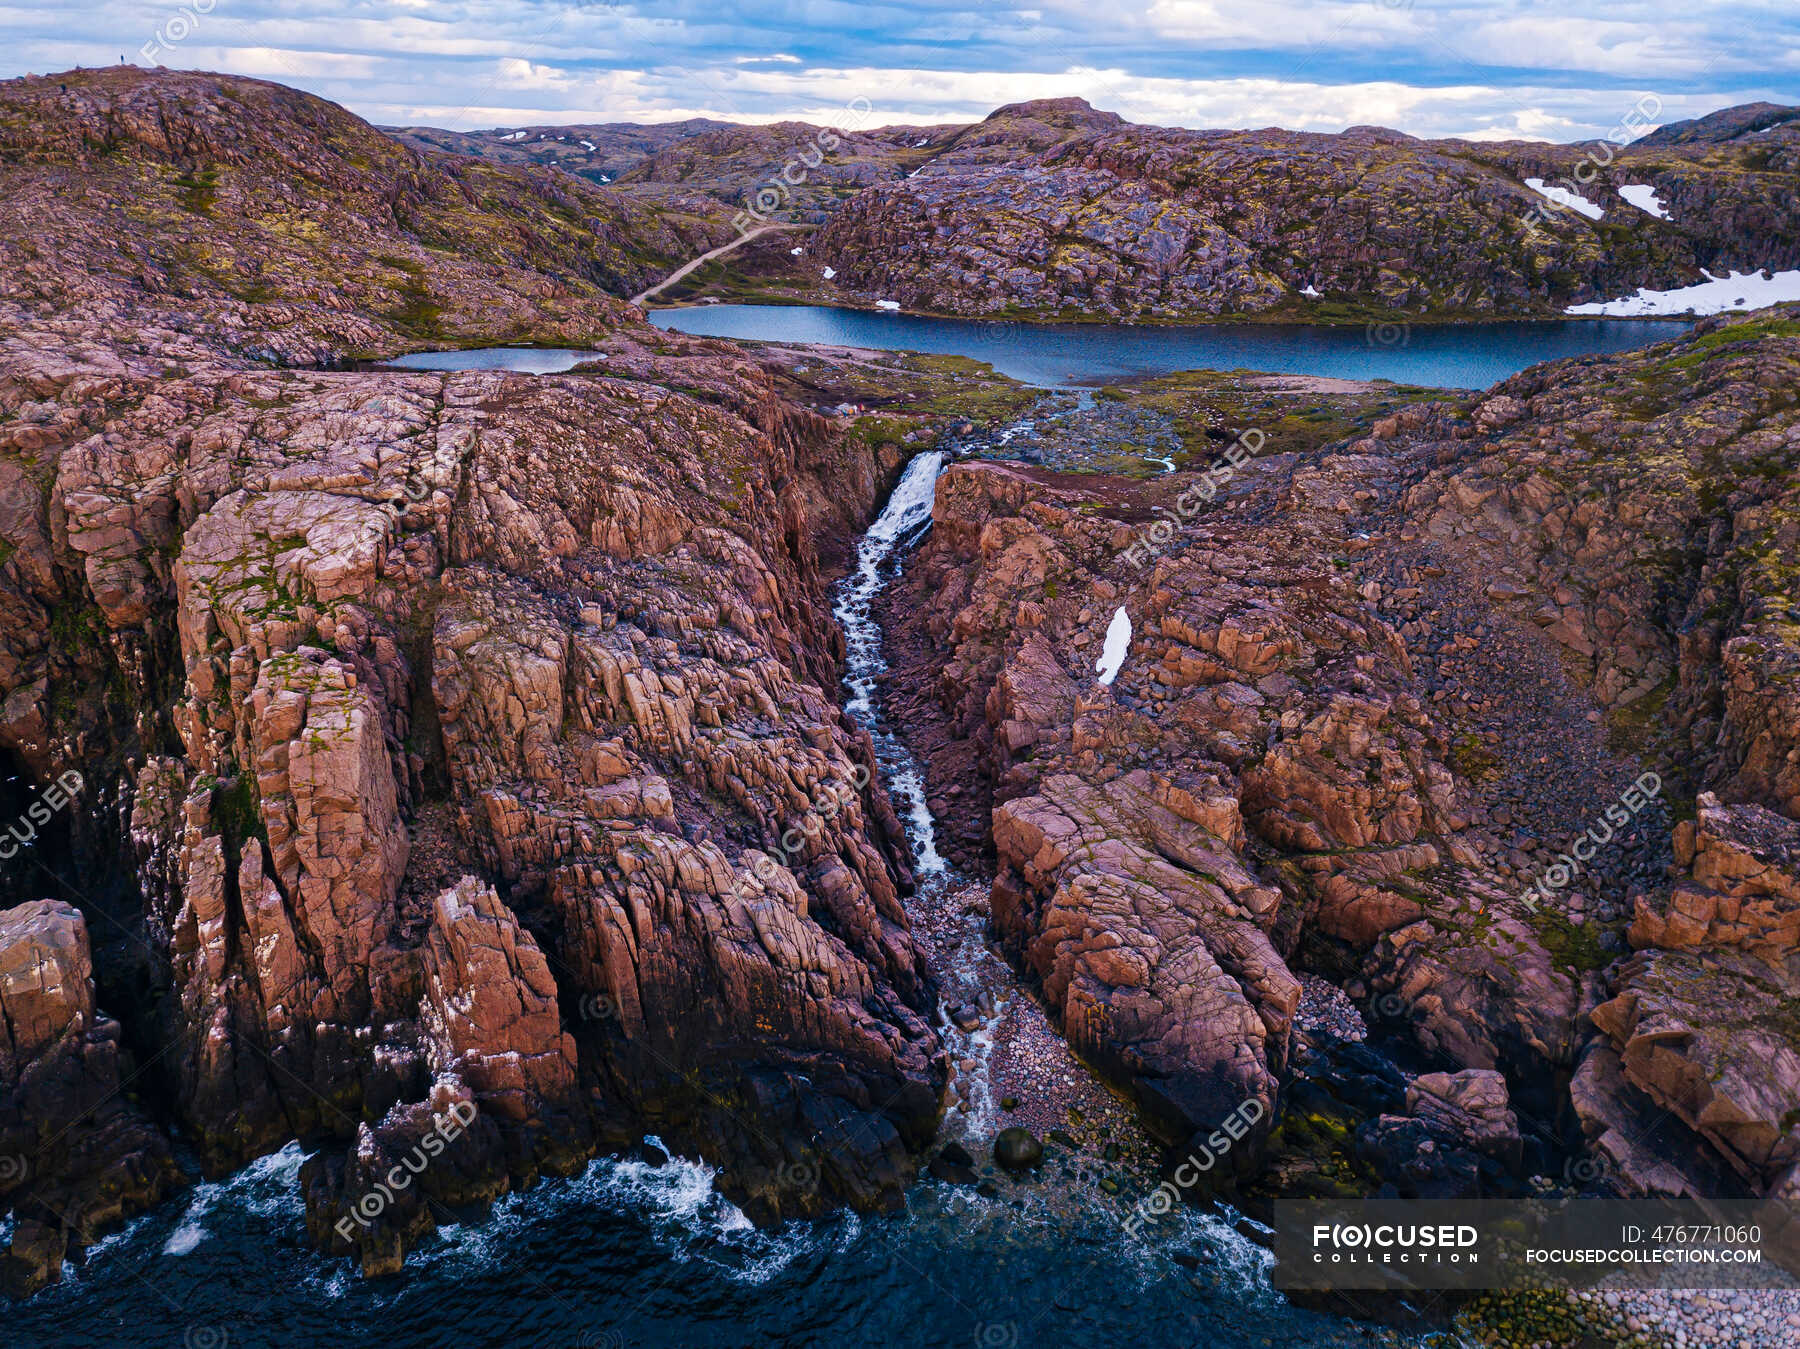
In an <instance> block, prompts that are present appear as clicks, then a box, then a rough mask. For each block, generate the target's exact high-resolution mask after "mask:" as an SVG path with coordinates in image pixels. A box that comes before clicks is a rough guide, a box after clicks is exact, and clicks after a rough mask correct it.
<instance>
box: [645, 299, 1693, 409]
mask: <svg viewBox="0 0 1800 1349" xmlns="http://www.w3.org/2000/svg"><path fill="white" fill-rule="evenodd" d="M650 321H651V322H652V323H654V324H656V325H657V326H658V327H659V328H668V329H672V330H674V331H676V332H683V333H691V334H693V335H695V336H698V337H726V338H744V339H756V340H760V341H765V342H819V343H826V344H832V345H839V346H852V347H874V348H878V349H881V350H888V351H923V352H931V353H934V354H938V355H948V356H968V357H971V358H973V359H974V360H978V361H986V362H988V363H989V364H990V365H992V366H993V367H994V369H995V370H997V371H999V372H1000V373H1001V374H1003V375H1009V376H1011V377H1012V378H1013V379H1016V380H1019V381H1020V382H1022V383H1025V384H1032V385H1038V386H1041V387H1045V388H1055V387H1059V386H1061V385H1065V384H1104V383H1106V382H1108V381H1110V380H1116V379H1124V378H1127V377H1129V376H1132V375H1164V374H1169V373H1171V372H1173V371H1176V370H1263V371H1269V372H1272V373H1277V374H1290V375H1327V376H1333V377H1336V378H1339V379H1388V380H1393V381H1394V382H1395V383H1397V384H1422V385H1429V386H1432V387H1436V388H1451V389H1482V388H1486V387H1487V386H1488V385H1490V384H1492V383H1494V382H1495V381H1497V380H1502V379H1505V378H1506V377H1507V376H1509V375H1514V374H1517V373H1518V372H1519V371H1521V370H1523V369H1524V368H1525V367H1526V366H1528V365H1535V364H1537V363H1538V362H1539V361H1549V360H1555V359H1557V358H1559V357H1563V356H1587V355H1592V354H1594V353H1597V352H1611V351H1627V350H1630V349H1632V348H1634V347H1643V346H1649V345H1650V344H1651V343H1653V342H1663V341H1667V340H1669V339H1670V338H1674V337H1678V336H1680V334H1681V333H1682V332H1684V331H1686V329H1687V327H1688V326H1689V325H1687V324H1683V323H1671V322H1667V321H1663V322H1658V321H1655V320H1645V319H1567V320H1556V319H1550V320H1543V321H1522V322H1505V323H1457V324H1433V325H1417V326H1410V327H1409V326H1408V325H1406V324H1393V323H1377V324H1369V325H1367V326H1363V325H1350V326H1332V325H1327V324H1303V323H1208V324H1196V325H1191V326H1181V327H1161V326H1147V325H1140V324H1121V323H1049V324H1036V323H1016V322H997V321H994V320H990V319H955V318H925V317H921V316H919V315H916V314H893V313H883V312H870V311H867V310H861V309H833V308H827V307H822V306H816V305H762V304H720V305H700V306H695V307H693V308H687V309H659V310H656V311H654V312H653V313H652V314H651V315H650Z"/></svg>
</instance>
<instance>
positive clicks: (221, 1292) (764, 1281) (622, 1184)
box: [0, 451, 1408, 1349]
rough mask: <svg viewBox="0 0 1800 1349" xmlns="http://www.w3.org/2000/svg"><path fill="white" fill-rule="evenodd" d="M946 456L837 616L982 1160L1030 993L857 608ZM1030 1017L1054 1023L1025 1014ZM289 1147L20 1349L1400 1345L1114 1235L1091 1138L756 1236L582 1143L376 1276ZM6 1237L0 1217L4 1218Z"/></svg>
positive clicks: (949, 1135)
mask: <svg viewBox="0 0 1800 1349" xmlns="http://www.w3.org/2000/svg"><path fill="white" fill-rule="evenodd" d="M945 459H946V456H945V455H944V454H943V453H941V452H937V451H933V452H929V453H926V454H922V455H920V456H918V457H917V458H915V459H914V460H913V461H912V462H911V464H910V465H909V466H908V467H907V469H906V471H905V473H904V474H903V475H902V477H901V479H900V482H899V484H898V486H897V487H896V488H895V490H894V492H893V494H892V497H891V499H890V500H889V502H888V504H887V506H886V508H885V509H884V510H883V511H882V512H881V515H880V517H879V518H878V519H877V520H876V521H875V522H874V524H873V525H872V526H871V527H870V528H869V530H868V532H867V534H866V535H865V536H864V538H863V539H862V541H861V543H860V546H859V549H858V552H857V559H856V568H855V570H854V571H853V572H852V573H851V575H850V576H848V577H847V578H846V579H845V581H844V582H843V583H842V584H841V586H840V589H839V592H838V595H837V603H836V612H837V615H838V617H839V619H840V621H841V622H842V623H843V626H844V630H845V634H846V638H847V647H848V653H849V658H848V663H847V675H846V680H845V685H846V695H847V696H846V711H847V712H848V713H849V715H850V716H852V717H853V718H855V719H856V720H857V721H859V722H860V723H861V724H862V725H863V726H864V727H866V728H867V729H868V731H869V733H870V735H871V737H872V738H873V740H874V743H875V746H876V751H877V757H878V760H879V766H880V769H881V772H882V774H883V775H884V777H885V779H886V784H887V788H888V791H889V793H890V795H891V797H892V799H893V800H894V802H895V803H896V806H897V809H898V812H899V814H900V815H901V817H902V818H903V820H904V821H905V822H906V825H907V829H908V833H909V841H910V843H911V848H912V855H913V860H914V866H915V872H916V875H917V877H918V880H919V885H918V888H917V891H916V893H915V894H914V895H913V896H912V897H911V898H910V899H909V900H908V905H909V912H910V913H911V914H912V916H913V918H914V923H915V927H916V928H917V929H920V931H921V934H922V935H921V944H922V945H923V946H924V947H925V949H926V951H927V958H928V961H929V963H930V964H931V967H932V970H933V973H934V975H935V976H936V977H937V979H938V980H939V982H940V987H941V989H942V992H943V995H944V1003H945V1005H946V1006H954V1005H957V1004H958V1003H962V1004H971V1005H974V1006H977V1007H979V1009H980V1011H981V1013H982V1015H981V1020H980V1024H979V1025H978V1026H976V1027H975V1028H974V1029H973V1030H969V1031H964V1030H961V1029H958V1028H957V1027H956V1026H955V1025H954V1024H952V1023H950V1022H948V1021H947V1022H945V1023H944V1025H943V1026H942V1027H941V1030H942V1033H943V1035H944V1039H945V1043H946V1045H947V1046H948V1047H949V1049H950V1052H951V1055H952V1058H953V1059H954V1060H956V1061H957V1062H958V1063H959V1064H960V1065H961V1066H960V1067H959V1070H958V1072H957V1074H956V1077H955V1085H954V1090H955V1093H956V1094H955V1095H954V1096H953V1097H952V1102H951V1109H950V1111H949V1113H948V1116H947V1121H946V1126H945V1130H944V1135H945V1138H946V1139H955V1138H960V1139H963V1140H965V1141H966V1143H967V1146H968V1147H969V1150H970V1151H971V1152H972V1153H976V1154H977V1156H978V1157H979V1156H981V1155H984V1151H985V1148H986V1146H987V1144H988V1143H989V1142H990V1141H991V1139H992V1136H993V1132H994V1130H995V1128H996V1123H997V1118H998V1115H999V1113H1000V1108H999V1105H998V1103H997V1102H996V1101H995V1100H994V1092H993V1091H992V1089H991V1088H992V1083H991V1075H990V1070H989V1065H990V1062H991V1059H992V1057H993V1055H994V1054H995V1053H996V1051H997V1049H1000V1048H1003V1046H1000V1045H997V1043H996V1039H997V1036H996V1028H999V1027H1006V1026H1015V1025H1025V1024H1027V1020H1026V1019H1028V1018H1036V1019H1037V1020H1036V1022H1035V1023H1030V1024H1034V1025H1037V1026H1038V1029H1039V1030H1042V1029H1043V1026H1042V1024H1039V1023H1042V1022H1043V1017H1044V1013H1043V1012H1042V1010H1041V1008H1039V1007H1038V1005H1037V1004H1036V1003H1035V1002H1034V1001H1033V1000H1032V999H1031V998H1030V997H1029V996H1028V995H1027V994H1026V993H1025V992H1024V990H1023V989H1021V988H1020V987H1019V985H1018V983H1017V981H1016V977H1015V976H1014V974H1013V972H1012V971H1011V969H1010V967H1009V966H1007V965H1006V963H1005V962H1004V961H1002V960H1000V959H999V957H997V956H996V955H995V954H994V953H993V952H992V951H991V950H990V949H989V948H988V946H987V942H986V936H985V920H984V919H983V918H981V917H979V916H977V914H976V913H975V912H973V911H972V910H971V909H969V908H966V907H965V906H964V903H963V898H962V897H963V896H966V895H967V894H968V893H969V892H970V891H971V890H972V889H979V888H981V886H980V883H979V882H978V881H976V880H974V879H973V878H970V877H966V876H962V875H959V874H958V873H957V871H956V869H955V868H954V867H952V866H951V865H950V864H949V863H948V862H947V861H946V859H945V858H944V857H943V856H942V855H941V854H940V853H939V851H938V848H937V844H936V839H935V831H934V828H933V823H932V819H931V814H930V811H929V810H928V808H927V806H926V801H925V785H924V781H923V776H922V774H921V772H920V770H919V766H918V765H917V764H916V763H915V762H914V760H913V758H912V755H911V754H910V753H909V752H908V750H907V748H906V746H905V744H904V743H903V742H902V741H901V740H900V738H899V737H898V736H897V735H896V734H895V733H894V730H893V728H892V727H890V726H888V725H887V724H886V722H885V720H884V718H883V716H882V713H881V710H880V702H879V698H878V696H877V690H878V685H879V681H880V679H881V677H882V674H883V672H884V671H885V670H886V668H887V663H886V659H885V656H884V654H883V641H882V633H881V629H880V626H879V624H878V623H877V622H876V620H875V618H874V617H873V614H872V605H873V604H874V602H875V600H876V599H877V597H878V596H879V594H880V592H881V590H882V588H883V587H884V586H885V585H886V584H887V582H888V580H889V579H891V577H892V576H893V575H894V573H895V569H896V567H897V566H899V565H902V564H903V562H904V558H905V555H906V553H907V551H908V550H909V549H910V548H911V546H912V545H913V544H914V543H916V542H917V540H918V539H919V538H920V537H921V536H922V535H923V533H924V531H925V530H926V529H927V528H928V527H929V523H930V517H931V507H932V499H933V493H934V488H935V484H936V480H937V476H938V474H939V472H940V471H941V470H942V468H943V466H944V463H945ZM1046 1033H1048V1032H1046ZM305 1157H306V1153H305V1152H304V1150H303V1149H302V1148H301V1146H300V1145H299V1144H297V1143H292V1144H289V1145H288V1147H287V1148H285V1149H283V1150H282V1151H281V1152H279V1153H276V1154H274V1155H272V1156H269V1157H264V1158H262V1159H260V1160H259V1161H257V1162H255V1163H253V1164H251V1165H250V1166H248V1167H246V1168H245V1169H244V1170H242V1171H240V1172H239V1173H237V1174H236V1175H235V1176H232V1177H230V1178H229V1179H225V1180H221V1181H215V1182H209V1183H206V1184H202V1185H199V1186H196V1187H195V1188H193V1189H192V1190H190V1191H188V1192H186V1193H185V1194H184V1195H182V1196H179V1197H177V1198H176V1199H174V1200H173V1201H171V1202H170V1203H167V1204H164V1205H163V1206H161V1207H160V1208H158V1209H156V1210H154V1211H153V1212H150V1213H147V1214H144V1215H142V1216H140V1217H138V1218H137V1219H135V1220H133V1221H132V1222H130V1223H129V1224H127V1225H126V1226H125V1227H124V1228H123V1229H122V1230H120V1231H117V1232H115V1233H113V1234H111V1235H109V1236H107V1237H105V1238H104V1239H102V1240H101V1241H100V1242H99V1243H98V1244H97V1245H96V1246H94V1247H92V1248H90V1249H89V1250H88V1252H87V1253H86V1256H85V1258H84V1260H83V1261H82V1263H81V1264H80V1265H79V1266H76V1265H70V1266H68V1267H67V1268H66V1269H65V1271H64V1274H65V1277H64V1281H63V1282H62V1283H61V1284H59V1285H57V1286H55V1287H53V1288H50V1289H47V1290H46V1291H44V1292H43V1293H41V1294H39V1295H38V1296H37V1297H35V1298H33V1299H32V1300H30V1301H29V1302H27V1303H24V1304H22V1305H19V1306H15V1307H12V1308H10V1309H9V1312H8V1318H9V1325H8V1343H9V1344H16V1345H21V1346H28V1347H29V1349H40V1347H41V1349H63V1347H66V1349H144V1347H145V1346H179V1349H252V1347H255V1346H268V1347H269V1349H277V1347H278V1346H285V1345H289V1344H296V1343H318V1344H331V1345H334V1346H339V1347H340V1349H363V1347H364V1346H367V1347H368V1349H376V1346H380V1349H394V1347H397V1346H415V1345H416V1346H420V1347H421V1349H424V1347H425V1346H431V1349H438V1347H439V1346H441V1345H443V1344H444V1343H446V1342H454V1343H459V1344H467V1345H472V1346H489V1345H507V1346H509V1349H510V1347H511V1346H518V1347H520V1349H526V1347H533V1349H535V1347H536V1346H543V1347H544V1349H631V1347H632V1346H655V1347H656V1349H676V1347H685V1346H694V1347H695V1349H700V1347H701V1346H704V1347H705V1349H725V1347H728V1346H745V1349H749V1347H750V1346H756V1349H768V1347H769V1346H814V1345H819V1346H832V1347H833V1349H843V1346H846V1345H881V1346H884V1349H911V1347H912V1346H939V1345H957V1346H967V1345H974V1346H977V1347H978V1349H1020V1346H1034V1345H1039V1344H1044V1345H1057V1346H1072V1347H1074V1349H1082V1347H1085V1346H1091V1347H1092V1349H1111V1347H1112V1346H1114V1345H1116V1344H1117V1343H1118V1342H1119V1341H1120V1340H1121V1339H1122V1338H1126V1339H1129V1341H1130V1342H1131V1343H1133V1344H1134V1345H1136V1346H1141V1347H1142V1349H1164V1346H1167V1349H1193V1347H1194V1346H1199V1345H1204V1346H1209V1349H1211V1347H1217V1349H1268V1347H1269V1346H1271V1345H1277V1344H1296V1345H1299V1344H1304V1345H1309V1346H1327V1347H1331V1349H1338V1347H1340V1346H1341V1347H1342V1349H1350V1346H1367V1345H1369V1344H1371V1343H1385V1344H1400V1343H1406V1342H1408V1341H1407V1340H1405V1339H1404V1338H1403V1337H1400V1336H1397V1335H1395V1334H1394V1333H1393V1332H1391V1331H1382V1330H1377V1329H1375V1328H1373V1327H1369V1326H1365V1325H1363V1324H1361V1323H1357V1322H1351V1321H1348V1320H1343V1319H1340V1318H1334V1317H1328V1316H1324V1315H1320V1314H1317V1313H1313V1312H1310V1311H1303V1310H1300V1309H1298V1308H1295V1307H1292V1306H1290V1305H1289V1304H1288V1303H1287V1301H1286V1300H1285V1299H1284V1298H1283V1297H1281V1295H1280V1294H1278V1293H1276V1292H1275V1291H1274V1290H1273V1289H1272V1287H1271V1286H1270V1284H1269V1278H1268V1264H1269V1257H1268V1255H1267V1254H1266V1253H1265V1252H1264V1251H1263V1249H1262V1248H1261V1247H1260V1246H1258V1245H1256V1244H1255V1243H1253V1242H1252V1241H1250V1240H1248V1239H1247V1238H1246V1237H1245V1236H1244V1235H1242V1234H1241V1232H1240V1230H1239V1222H1240V1220H1239V1219H1238V1217H1237V1215H1235V1214H1234V1213H1232V1212H1231V1211H1230V1210H1229V1209H1225V1208H1222V1207H1215V1208H1211V1209H1177V1210H1176V1211H1174V1212H1171V1213H1168V1214H1166V1215H1164V1216H1163V1217H1161V1218H1159V1219H1158V1220H1157V1221H1155V1222H1153V1223H1150V1224H1148V1225H1142V1226H1140V1227H1139V1228H1138V1229H1137V1230H1135V1231H1127V1230H1126V1228H1125V1221H1126V1219H1127V1218H1128V1217H1129V1216H1130V1213H1131V1211H1132V1205H1133V1204H1134V1203H1135V1202H1136V1201H1137V1200H1138V1199H1140V1198H1142V1197H1143V1196H1142V1193H1139V1192H1137V1191H1136V1190H1135V1186H1136V1185H1137V1182H1136V1181H1135V1180H1133V1179H1132V1178H1130V1177H1124V1178H1123V1179H1124V1186H1123V1188H1120V1186H1119V1184H1118V1182H1117V1181H1114V1182H1113V1189H1112V1190H1111V1191H1109V1190H1108V1189H1106V1188H1105V1186H1104V1185H1103V1184H1102V1183H1101V1182H1102V1181H1103V1180H1104V1179H1106V1177H1105V1175H1104V1173H1103V1170H1102V1168H1100V1167H1099V1166H1098V1165H1097V1159H1094V1158H1091V1157H1088V1156H1086V1155H1085V1154H1084V1155H1082V1156H1080V1157H1075V1158H1070V1157H1068V1156H1067V1155H1066V1154H1065V1155H1064V1156H1061V1157H1053V1158H1052V1159H1050V1160H1049V1161H1047V1162H1046V1164H1045V1166H1044V1167H1043V1168H1042V1170H1041V1172H1040V1173H1039V1174H1037V1175H1035V1176H1032V1177H1030V1178H1027V1179H1021V1180H1008V1179H1005V1178H996V1179H997V1183H993V1182H990V1184H989V1186H988V1187H987V1189H988V1191H989V1192H988V1193H985V1194H984V1193H981V1192H978V1191H977V1190H976V1189H974V1188H973V1187H969V1186H966V1185H955V1184H951V1183H948V1182H945V1181H942V1180H938V1179H934V1178H931V1177H929V1176H923V1175H922V1176H921V1179H920V1180H919V1182H918V1183H917V1184H916V1185H914V1186H913V1188H912V1189H911V1191H910V1192H909V1193H908V1196H907V1203H906V1208H905V1210H904V1212H901V1213H898V1214H894V1215H890V1216H859V1215H856V1214H851V1213H844V1214H839V1215H837V1216H835V1217H832V1218H829V1219H825V1220H822V1221H819V1222H811V1223H805V1222H794V1223H789V1224H788V1225H786V1226H785V1227H783V1228H782V1229H780V1230H777V1231H761V1230H758V1229H757V1228H756V1227H754V1226H753V1225H752V1224H751V1223H750V1222H749V1221H748V1220H747V1219H746V1218H745V1217H744V1215H743V1214H742V1213H741V1212H740V1211H739V1210H738V1209H737V1208H736V1207H735V1206H734V1205H733V1204H731V1203H730V1202H729V1201H728V1200H726V1199H725V1198H724V1197H723V1196H722V1195H720V1194H719V1192H718V1190H717V1188H716V1185H715V1179H716V1176H715V1173H714V1172H713V1170H712V1169H711V1168H709V1167H708V1166H706V1165H705V1164H703V1163H701V1162H699V1161H696V1160H692V1159H685V1158H680V1157H674V1158H670V1159H669V1160H668V1161H667V1162H665V1163H664V1164H663V1165H660V1166H656V1165H652V1164H651V1163H650V1162H648V1161H642V1160H629V1159H621V1158H616V1157H607V1158H600V1159H598V1160H596V1161H595V1162H593V1163H592V1164H591V1165H590V1166H589V1167H588V1168H587V1169H586V1171H585V1172H584V1173H583V1174H582V1175H580V1176H578V1177H576V1178H573V1179H571V1180H549V1181H545V1182H544V1183H542V1184H539V1185H538V1186H536V1187H534V1188H533V1189H531V1190H528V1191H525V1192H522V1193H515V1194H510V1195H507V1196H505V1197H504V1198H502V1199H501V1200H500V1201H498V1202H497V1203H496V1204H495V1205H494V1207H493V1210H492V1212H491V1213H489V1214H488V1215H486V1216H485V1217H484V1218H482V1219H481V1220H480V1221H471V1222H469V1223H466V1224H462V1225H448V1226H445V1227H444V1228H442V1229H441V1230H440V1232H439V1233H438V1234H437V1236H436V1237H434V1238H431V1239H429V1240H427V1241H425V1242H424V1243H422V1245H421V1246H420V1247H419V1248H418V1249H417V1250H415V1251H413V1252H412V1253H411V1254H410V1255H409V1257H408V1260H407V1264H406V1269H405V1272H404V1273H403V1274H402V1275H400V1276H398V1277H396V1278H393V1279H387V1280H381V1281H376V1282H369V1281H366V1280H364V1279H362V1278H360V1277H359V1276H358V1275H357V1274H355V1273H354V1272H353V1271H352V1269H351V1268H350V1266H349V1264H348V1262H346V1261H342V1260H328V1259H326V1258H325V1257H323V1256H322V1255H320V1254H319V1253H318V1252H317V1251H315V1250H314V1249H313V1248H312V1246H311V1243H310V1242H309V1241H308V1239H307V1235H306V1227H305V1218H304V1208H303V1205H302V1202H301V1196H300V1191H299V1173H300V1168H301V1165H302V1164H303V1162H304V1160H305ZM0 1235H4V1233H0Z"/></svg>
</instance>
